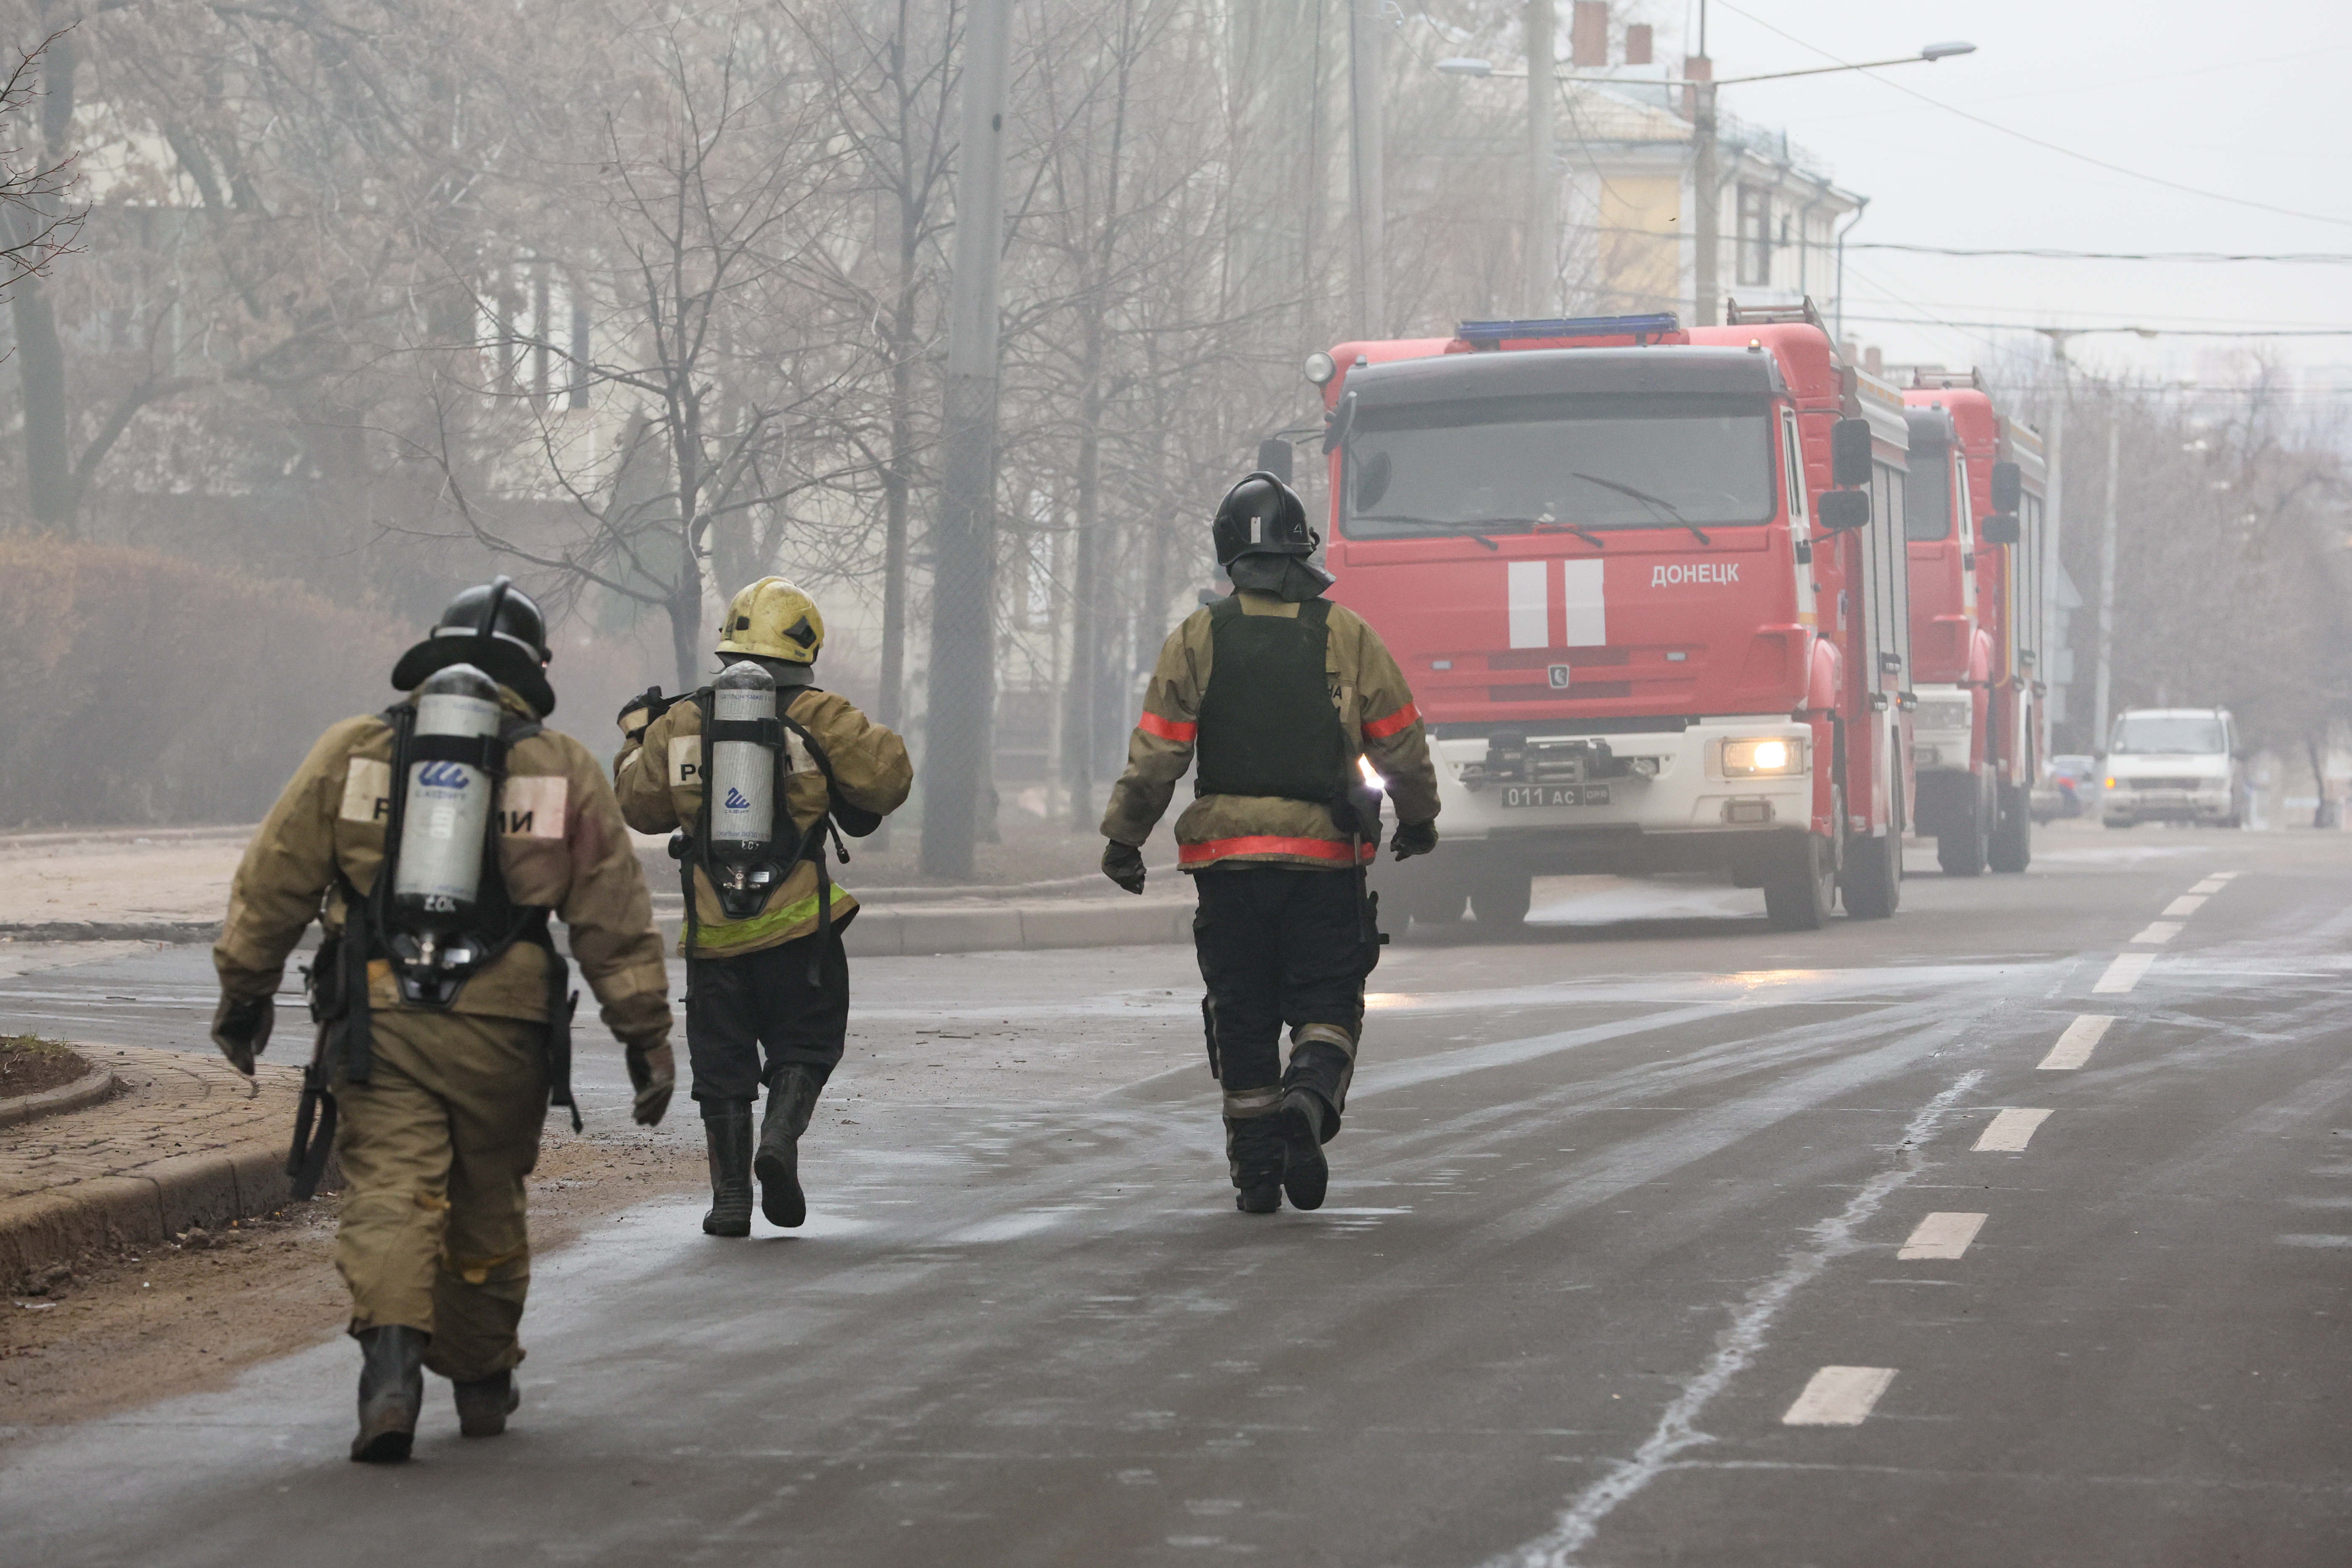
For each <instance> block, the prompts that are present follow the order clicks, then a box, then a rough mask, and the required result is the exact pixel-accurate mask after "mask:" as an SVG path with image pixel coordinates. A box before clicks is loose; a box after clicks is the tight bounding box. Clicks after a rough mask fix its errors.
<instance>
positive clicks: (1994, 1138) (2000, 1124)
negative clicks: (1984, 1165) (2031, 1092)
mask: <svg viewBox="0 0 2352 1568" xmlns="http://www.w3.org/2000/svg"><path fill="white" fill-rule="evenodd" d="M2049 1120H2050V1113H2049V1112H2048V1111H2046V1110H2025V1109H2023V1108H2022V1107H2021V1106H2015V1105H2012V1106H2011V1107H2010V1108H2009V1109H2008V1110H2004V1111H2002V1112H2001V1113H2000V1115H1998V1116H1996V1117H1994V1118H1993V1119H1992V1120H1991V1121H1988V1122H1986V1123H1985V1130H1984V1131H1983V1132H1982V1133H1980V1134H1979V1136H1978V1138H1977V1141H1976V1142H1975V1143H1974V1144H1972V1145H1971V1146H1970V1147H1969V1152H1970V1153H1972V1154H2020V1153H2023V1152H2025V1146H2026V1145H2027V1144H2028V1143H2031V1142H2033V1130H2034V1129H2035V1128H2037V1127H2039V1126H2041V1125H2042V1123H2043V1122H2044V1121H2049Z"/></svg>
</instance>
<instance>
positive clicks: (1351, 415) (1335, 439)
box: [1323, 392, 1356, 458]
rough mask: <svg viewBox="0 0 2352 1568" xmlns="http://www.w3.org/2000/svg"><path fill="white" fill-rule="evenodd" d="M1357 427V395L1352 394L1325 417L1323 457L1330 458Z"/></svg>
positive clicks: (1341, 399) (1344, 397)
mask: <svg viewBox="0 0 2352 1568" xmlns="http://www.w3.org/2000/svg"><path fill="white" fill-rule="evenodd" d="M1355 427H1356V395H1355V394H1354V393H1352V392H1350V393H1349V394H1347V395H1345V396H1343V397H1341V398H1340V399H1339V407H1337V408H1334V409H1333V410H1331V412H1330V413H1328V414H1327V415H1325V416H1323V455H1324V456H1325V457H1327V458H1328V457H1329V456H1330V455H1331V454H1332V453H1334V452H1336V451H1338V450H1339V448H1340V447H1341V446H1343V445H1344V444H1345V443H1346V442H1347V439H1348V432H1349V431H1350V430H1353V429H1354V428H1355Z"/></svg>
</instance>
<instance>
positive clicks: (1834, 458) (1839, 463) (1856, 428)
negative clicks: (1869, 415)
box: [1830, 419, 1870, 527]
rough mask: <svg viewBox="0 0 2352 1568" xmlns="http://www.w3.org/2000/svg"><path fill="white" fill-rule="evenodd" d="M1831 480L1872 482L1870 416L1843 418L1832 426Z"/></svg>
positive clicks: (1846, 483)
mask: <svg viewBox="0 0 2352 1568" xmlns="http://www.w3.org/2000/svg"><path fill="white" fill-rule="evenodd" d="M1830 483H1832V484H1833V485H1866V484H1868V483H1870V421H1869V420H1867V419H1841V420H1839V421H1838V422H1837V423H1836V424H1834V425H1832V426H1830ZM1856 526H1857V527H1859V526H1860V525H1859V524H1856Z"/></svg>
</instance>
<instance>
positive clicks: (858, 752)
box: [613, 577, 914, 1236]
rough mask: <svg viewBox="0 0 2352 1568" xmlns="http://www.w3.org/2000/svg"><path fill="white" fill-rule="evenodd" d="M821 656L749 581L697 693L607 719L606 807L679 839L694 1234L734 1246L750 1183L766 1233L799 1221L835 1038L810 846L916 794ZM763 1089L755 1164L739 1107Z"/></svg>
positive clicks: (837, 900) (800, 602)
mask: <svg viewBox="0 0 2352 1568" xmlns="http://www.w3.org/2000/svg"><path fill="white" fill-rule="evenodd" d="M823 648H824V616H821V615H819V614H818V613H817V607H816V605H815V603H814V601H813V600H811V599H810V598H809V596H808V595H806V594H803V593H802V592H801V591H800V589H798V588H796V587H794V586H793V584H790V583H788V582H786V581H784V579H782V577H762V578H761V579H760V580H759V581H758V582H756V583H754V584H751V586H750V587H748V588H745V589H744V590H743V591H742V592H740V593H739V594H737V595H735V598H734V602H733V603H731V604H730V605H728V606H727V620H726V623H725V624H724V625H723V626H720V627H719V647H718V654H719V663H720V665H721V666H722V667H723V668H721V669H720V670H719V674H718V676H717V678H716V679H713V680H712V682H711V684H710V685H709V686H707V687H704V688H703V689H700V690H698V691H695V692H693V693H691V694H689V695H688V696H685V697H677V698H664V697H662V696H661V695H660V694H659V693H658V692H647V693H646V695H645V696H643V697H640V698H636V699H635V700H632V701H631V702H630V703H629V705H628V706H627V707H625V708H624V709H623V710H621V721H620V722H621V736H622V744H621V752H620V755H619V756H618V757H616V758H615V759H614V763H613V782H614V789H615V792H616V793H617V794H618V795H619V796H620V800H621V810H622V812H623V814H624V815H625V816H627V818H628V821H629V826H632V827H635V828H636V829H637V830H638V831H639V832H641V833H661V832H666V831H670V830H672V829H675V830H676V831H675V833H674V835H673V837H672V838H671V840H670V852H671V854H673V855H675V856H677V858H678V860H679V863H680V874H681V877H682V879H683V883H684V891H685V895H686V930H685V933H684V937H683V947H684V950H685V952H686V973H687V997H686V1043H687V1053H688V1059H689V1060H690V1061H691V1062H692V1064H693V1068H694V1098H695V1100H696V1102H697V1103H698V1105H700V1107H701V1108H702V1129H703V1139H704V1142H705V1143H706V1144H707V1145H708V1147H709V1156H710V1212H709V1214H707V1215H704V1216H703V1220H702V1228H703V1230H704V1231H705V1232H706V1233H708V1234H709V1235H711V1236H749V1235H750V1234H751V1177H752V1175H753V1174H754V1173H755V1172H756V1173H757V1174H758V1176H759V1179H760V1208H761V1213H762V1214H764V1215H767V1217H768V1219H769V1221H770V1223H772V1224H774V1225H779V1226H786V1227H788V1228H789V1227H791V1226H798V1225H800V1224H801V1223H802V1222H803V1220H805V1219H806V1218H807V1216H808V1204H807V1199H806V1197H805V1196H804V1195H803V1193H802V1190H801V1185H800V1156H799V1141H800V1136H801V1134H802V1133H803V1131H806V1130H807V1128H808V1124H809V1117H810V1115H811V1113H812V1112H813V1111H814V1110H815V1109H816V1102H817V1096H818V1094H819V1093H820V1092H821V1091H822V1090H823V1089H824V1084H825V1080H826V1079H828V1078H829V1077H830V1076H831V1075H832V1073H833V1069H834V1068H835V1066H836V1065H838V1064H839V1062H840V1060H841V1053H842V1047H843V1046H844V1043H845V1040H846V1037H847V1035H848V1028H849V962H848V960H847V958H846V957H845V956H844V954H843V952H842V948H841V933H842V930H843V928H844V927H845V926H846V925H847V924H848V923H849V921H850V919H851V917H852V916H854V915H855V914H856V911H857V900H856V899H853V898H851V897H850V896H849V893H848V891H847V889H844V888H842V887H841V886H840V885H839V884H838V883H835V881H834V880H833V879H832V876H831V873H830V870H829V868H828V867H827V865H826V851H827V849H828V847H832V848H838V847H840V838H839V834H840V833H847V834H849V835H851V836H852V837H864V836H866V834H869V833H871V832H873V831H874V830H875V829H876V828H877V827H879V826H881V825H882V819H883V818H884V817H885V816H888V815H889V814H890V813H891V812H893V811H896V810H897V809H898V806H899V805H900V804H901V803H903V802H904V801H905V800H906V798H907V791H908V786H909V785H911V784H913V782H914V770H913V768H912V767H911V766H910V765H909V763H908V760H907V747H906V742H903V741H901V740H899V738H898V736H897V735H896V734H894V733H892V732H891V731H889V730H887V729H885V728H884V727H883V726H881V725H879V724H876V723H872V722H870V721H868V720H867V719H866V715H865V714H863V713H861V712H859V711H858V710H857V709H856V706H854V705H853V704H852V703H850V702H849V701H848V700H846V699H845V698H843V697H841V696H838V695H837V694H835V693H834V692H830V691H826V690H824V689H821V688H819V687H818V686H817V685H816V684H815V673H816V672H815V665H816V657H817V654H818V653H819V651H821V650H822V649H823ZM828 840H830V843H828ZM843 858H846V856H845V855H844V857H843ZM763 1048H764V1050H765V1053H766V1054H765V1056H764V1058H763V1057H762V1055H761V1052H762V1049H763ZM762 1086H764V1087H765V1088H766V1089H767V1095H768V1108H767V1114H766V1116H765V1118H764V1119H763V1121H761V1126H760V1131H759V1138H758V1142H757V1148H756V1152H755V1149H754V1144H753V1139H752V1132H751V1101H752V1100H753V1099H754V1098H755V1097H756V1096H757V1095H758V1093H759V1091H760V1089H761V1087H762Z"/></svg>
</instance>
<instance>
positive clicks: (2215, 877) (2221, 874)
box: [2205, 871, 2237, 882]
mask: <svg viewBox="0 0 2352 1568" xmlns="http://www.w3.org/2000/svg"><path fill="white" fill-rule="evenodd" d="M2236 875H2237V873H2236V872H2235V871H2209V872H2207V873H2206V876H2205V879H2206V880H2207V881H2209V882H2226V881H2228V880H2229V879H2231V878H2232V877H2234V876H2236Z"/></svg>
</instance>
